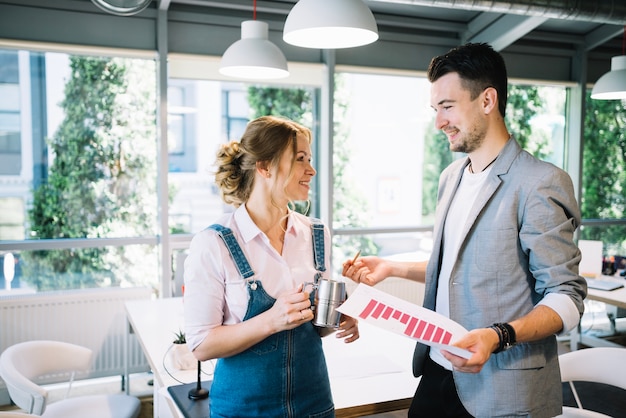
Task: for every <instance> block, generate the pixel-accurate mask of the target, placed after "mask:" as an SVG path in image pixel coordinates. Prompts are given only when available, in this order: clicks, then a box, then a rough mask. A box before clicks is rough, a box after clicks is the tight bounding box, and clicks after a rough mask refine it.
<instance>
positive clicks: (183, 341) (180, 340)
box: [172, 330, 187, 344]
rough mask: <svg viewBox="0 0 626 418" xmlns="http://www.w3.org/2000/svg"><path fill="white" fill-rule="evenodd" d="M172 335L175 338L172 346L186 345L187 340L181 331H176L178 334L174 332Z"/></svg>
mask: <svg viewBox="0 0 626 418" xmlns="http://www.w3.org/2000/svg"><path fill="white" fill-rule="evenodd" d="M174 335H175V336H176V338H174V341H172V342H173V343H174V344H186V343H187V340H186V339H185V333H184V332H183V331H181V330H178V332H175V333H174Z"/></svg>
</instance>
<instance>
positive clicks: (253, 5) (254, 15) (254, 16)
mask: <svg viewBox="0 0 626 418" xmlns="http://www.w3.org/2000/svg"><path fill="white" fill-rule="evenodd" d="M252 20H256V0H254V1H253V2H252ZM624 28H626V26H624Z"/></svg>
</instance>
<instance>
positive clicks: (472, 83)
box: [427, 43, 507, 118]
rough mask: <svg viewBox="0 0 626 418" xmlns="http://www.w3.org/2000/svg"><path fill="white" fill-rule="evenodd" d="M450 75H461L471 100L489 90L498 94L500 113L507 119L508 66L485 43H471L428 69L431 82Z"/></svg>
mask: <svg viewBox="0 0 626 418" xmlns="http://www.w3.org/2000/svg"><path fill="white" fill-rule="evenodd" d="M448 73H458V74H459V77H460V78H461V82H462V85H463V87H464V88H465V89H467V90H469V92H470V97H471V99H472V100H474V99H476V98H477V97H478V95H479V94H480V93H482V92H483V91H484V90H485V89H486V88H487V87H493V88H495V89H496V91H497V92H498V110H499V111H500V114H501V115H502V117H503V118H504V113H505V110H506V99H507V75H506V65H505V64H504V59H503V58H502V55H500V54H499V53H498V52H496V51H495V50H494V49H493V48H492V47H491V45H489V44H486V43H468V44H465V45H462V46H458V47H456V48H453V49H451V50H450V51H448V52H447V53H446V54H444V55H440V56H438V57H435V58H433V59H432V60H431V61H430V65H429V66H428V73H427V74H428V80H429V81H430V82H431V83H432V82H434V81H436V80H438V79H439V78H440V77H442V76H444V75H446V74H448Z"/></svg>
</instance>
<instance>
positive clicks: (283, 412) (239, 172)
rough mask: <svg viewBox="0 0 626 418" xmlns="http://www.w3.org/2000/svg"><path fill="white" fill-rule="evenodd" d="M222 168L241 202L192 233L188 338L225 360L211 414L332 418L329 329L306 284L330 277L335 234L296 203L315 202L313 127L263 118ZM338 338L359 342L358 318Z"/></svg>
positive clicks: (225, 185)
mask: <svg viewBox="0 0 626 418" xmlns="http://www.w3.org/2000/svg"><path fill="white" fill-rule="evenodd" d="M217 166H218V169H217V173H216V175H215V181H216V183H217V185H218V187H219V189H220V191H221V194H222V198H223V200H224V201H225V202H226V203H227V204H231V205H233V206H235V207H236V208H237V209H236V210H235V212H233V213H230V214H226V215H224V216H223V217H221V218H220V219H219V220H218V222H217V223H216V225H214V226H212V227H210V228H207V229H206V230H204V231H202V232H200V233H198V234H197V235H196V236H195V237H194V239H193V240H192V242H191V246H190V250H189V256H188V257H187V260H186V261H185V296H184V299H185V303H184V307H185V330H186V334H187V344H188V345H189V346H190V348H191V349H192V350H193V353H194V355H195V356H196V358H197V359H198V360H200V361H204V360H208V359H213V358H217V359H218V362H217V365H216V368H215V374H214V379H213V384H212V387H211V391H210V396H211V401H210V405H211V406H210V409H211V416H212V417H234V416H237V417H278V416H280V417H283V416H284V417H292V416H293V417H298V418H300V417H313V416H314V417H332V416H334V405H333V401H332V396H331V393H330V384H329V380H328V371H327V368H326V362H325V360H324V355H323V351H322V344H321V339H320V334H325V333H328V331H327V330H326V329H323V330H320V329H317V328H316V327H315V326H314V325H313V323H312V322H311V320H312V319H313V312H312V311H311V299H312V298H311V295H310V294H309V293H308V292H307V290H310V287H306V284H307V283H311V282H313V281H314V278H315V276H316V275H321V276H322V277H323V278H329V277H328V275H329V271H330V270H329V269H326V267H327V266H329V265H330V263H329V260H330V257H329V254H330V245H331V243H330V233H329V231H328V229H327V228H326V227H321V228H319V227H318V228H313V224H314V223H315V222H314V220H312V219H311V218H308V217H306V216H304V215H301V214H299V213H297V212H294V211H292V210H290V209H289V205H290V204H291V203H292V202H293V201H296V200H307V199H308V195H309V190H310V182H311V179H312V178H313V176H314V175H315V174H316V172H315V169H314V168H313V166H312V165H311V132H310V130H308V129H307V128H304V127H303V126H301V125H299V124H297V123H294V122H292V121H290V120H286V119H281V118H277V117H271V116H265V117H261V118H258V119H256V120H253V121H251V122H250V123H249V124H248V126H247V128H246V131H245V132H244V134H243V136H242V138H241V141H240V142H230V143H229V144H225V145H223V146H222V147H221V149H220V150H219V151H218V154H217ZM313 231H317V232H313ZM320 233H321V235H316V236H317V237H318V239H314V235H313V234H320ZM314 243H316V244H314ZM322 244H323V245H322ZM314 246H315V247H316V248H315V252H316V253H317V254H318V256H319V254H321V260H320V259H318V262H317V263H316V262H315V261H314ZM320 247H321V248H320ZM336 336H337V337H338V338H345V342H352V341H355V340H356V339H358V337H359V332H358V327H357V321H356V320H354V319H353V318H348V317H345V318H343V322H342V323H341V325H340V327H339V330H338V332H337V334H336Z"/></svg>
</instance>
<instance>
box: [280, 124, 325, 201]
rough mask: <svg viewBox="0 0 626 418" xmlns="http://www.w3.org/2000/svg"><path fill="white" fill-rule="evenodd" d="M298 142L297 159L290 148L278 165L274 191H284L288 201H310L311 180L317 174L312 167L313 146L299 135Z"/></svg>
mask: <svg viewBox="0 0 626 418" xmlns="http://www.w3.org/2000/svg"><path fill="white" fill-rule="evenodd" d="M296 142H297V144H296V156H295V159H294V158H293V148H292V147H288V148H287V149H286V150H285V152H284V153H283V155H282V156H281V157H280V162H279V164H278V173H277V177H276V182H277V184H276V186H277V187H276V188H275V189H274V190H276V191H280V190H284V193H285V196H284V197H285V199H286V201H290V200H308V198H309V191H310V190H311V185H310V183H311V179H312V178H313V176H314V175H315V173H316V171H315V169H314V168H313V166H312V165H311V161H312V158H313V156H312V154H311V145H310V144H309V141H308V140H307V138H306V136H304V135H303V134H300V133H299V134H298V135H297V137H296ZM292 161H293V167H292ZM281 185H282V186H281ZM276 197H278V196H276ZM285 203H286V202H285Z"/></svg>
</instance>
